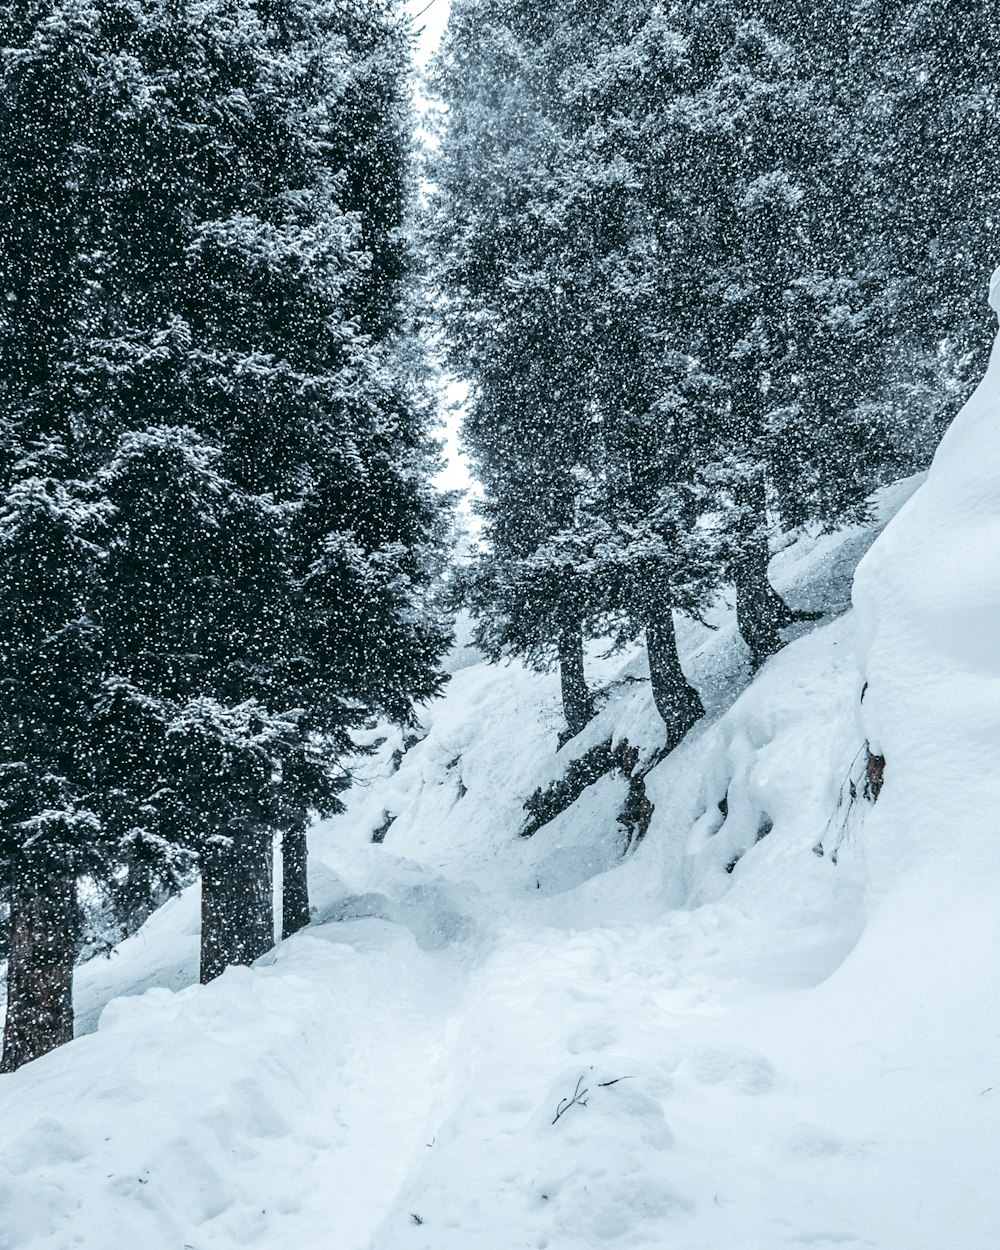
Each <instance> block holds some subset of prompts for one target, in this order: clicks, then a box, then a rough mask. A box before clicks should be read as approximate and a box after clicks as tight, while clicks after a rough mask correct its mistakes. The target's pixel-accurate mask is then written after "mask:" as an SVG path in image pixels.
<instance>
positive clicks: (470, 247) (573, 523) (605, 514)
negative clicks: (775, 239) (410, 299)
mask: <svg viewBox="0 0 1000 1250" xmlns="http://www.w3.org/2000/svg"><path fill="white" fill-rule="evenodd" d="M632 24H633V23H632V20H631V15H630V14H629V13H628V12H627V11H626V10H625V9H624V8H623V6H612V7H611V8H610V9H608V8H606V7H605V6H596V5H593V4H588V3H582V2H572V3H570V2H567V3H563V4H560V5H556V6H550V7H549V8H548V9H546V10H545V11H544V13H542V12H539V11H538V10H537V9H535V8H534V7H532V6H524V5H519V4H513V3H491V4H487V5H482V4H479V5H469V4H467V5H456V6H455V7H454V9H453V14H452V26H451V31H450V36H449V41H448V42H447V44H446V47H445V51H444V54H443V56H442V58H441V63H440V68H439V75H438V88H439V90H440V91H441V93H442V95H443V97H444V99H445V100H446V102H447V105H448V109H447V115H446V124H445V127H444V132H443V136H442V150H441V155H440V157H439V158H438V159H437V160H436V161H435V164H434V177H435V180H436V182H437V185H438V198H437V202H436V204H435V206H434V214H433V219H432V226H431V229H432V235H433V238H434V242H435V246H436V251H437V256H438V278H439V282H440V284H441V286H442V288H443V291H444V297H445V313H446V321H447V326H448V329H449V334H450V340H451V344H452V348H453V361H454V363H455V365H456V367H457V369H458V370H459V371H460V372H462V373H464V374H465V375H466V376H468V377H471V379H472V380H473V381H474V389H473V397H472V407H471V411H470V415H469V418H468V420H467V423H466V438H467V442H468V443H469V445H470V447H471V450H472V453H473V459H474V463H475V465H476V468H477V470H478V474H479V477H480V480H481V482H482V483H483V485H484V488H485V505H484V514H485V517H486V521H487V540H488V553H487V554H486V555H484V557H483V558H482V559H481V560H479V561H478V562H477V563H476V564H475V565H474V566H473V569H472V571H471V574H470V577H469V579H468V580H469V584H470V590H469V601H470V603H471V605H472V607H473V608H474V610H475V611H476V613H477V615H478V618H479V641H480V644H481V645H485V646H486V648H487V650H488V651H489V652H490V653H491V654H494V655H498V654H502V653H504V652H508V651H514V652H518V653H520V654H522V655H525V656H527V657H528V658H529V659H530V660H532V661H535V662H544V661H545V660H546V659H548V658H550V657H551V656H553V655H555V656H556V657H557V658H558V660H559V663H560V669H561V675H562V686H563V705H564V711H565V715H566V721H567V725H568V728H569V731H570V733H575V732H578V731H579V729H580V728H582V726H583V724H585V723H586V720H587V719H588V717H589V715H590V712H591V707H592V705H591V701H590V696H589V694H588V692H587V690H586V684H585V681H584V676H583V635H584V629H585V627H586V628H597V627H600V628H605V627H606V626H607V625H608V623H609V622H613V623H614V625H615V628H616V629H617V630H619V631H621V630H624V631H625V632H626V633H628V632H629V631H630V630H631V632H632V633H639V632H643V631H645V632H646V633H647V640H648V641H650V642H651V645H650V646H649V647H648V650H649V653H650V658H651V675H652V676H653V681H654V687H655V691H656V695H657V703H658V706H659V707H660V708H661V711H663V713H664V716H665V720H666V721H667V722H668V725H669V736H670V741H671V745H672V744H673V742H675V741H676V740H677V739H678V737H679V736H682V735H683V732H685V731H686V729H687V728H689V727H690V724H691V723H692V721H693V719H695V718H696V716H697V715H698V714H699V713H700V710H701V709H700V702H699V701H698V698H697V695H696V694H695V692H694V691H693V690H692V688H691V687H690V686H689V684H688V683H687V681H686V679H685V678H684V676H683V673H682V672H681V669H680V664H679V661H678V660H677V655H676V647H675V645H674V640H673V625H672V617H671V609H672V605H673V604H677V605H678V606H688V607H690V606H693V605H694V604H695V603H697V602H698V601H700V599H701V598H703V596H704V593H705V586H706V581H705V568H706V566H708V565H710V564H711V563H712V556H711V554H710V552H709V546H710V544H707V543H704V542H703V543H702V545H701V548H700V550H699V548H698V544H696V543H695V542H693V541H691V538H690V536H691V527H692V525H693V523H694V521H695V520H696V518H697V510H696V509H692V508H691V507H690V506H685V507H684V508H680V507H678V502H679V500H680V498H681V496H682V495H683V493H684V492H683V489H682V485H683V483H684V481H685V480H689V479H690V477H691V474H692V473H693V467H692V465H691V463H690V462H689V459H688V455H689V452H690V450H691V447H690V446H689V440H688V439H687V432H688V431H687V430H686V428H685V427H684V422H674V421H673V420H672V418H671V417H670V416H668V415H667V413H666V408H667V406H668V403H669V401H668V399H667V393H666V389H667V383H666V380H665V377H666V373H668V372H669V362H668V361H667V360H666V359H665V355H664V351H663V333H662V327H660V326H658V325H656V324H655V323H654V321H653V320H651V318H650V312H651V307H652V305H651V299H652V296H653V293H654V291H655V287H656V278H655V272H654V270H655V265H656V263H657V262H656V261H655V260H654V258H653V257H652V256H651V255H650V252H649V248H648V244H649V237H648V229H647V219H646V213H645V209H644V205H643V203H642V199H641V196H640V195H638V194H637V191H638V188H637V185H636V183H635V180H634V178H633V177H632V172H631V170H630V169H629V167H628V164H627V162H623V161H622V160H621V158H620V155H619V153H618V152H617V150H616V141H615V137H614V136H613V134H612V133H611V132H612V128H613V125H614V122H613V119H612V116H611V112H612V108H611V105H610V103H609V101H608V100H607V99H602V98H601V94H600V88H599V83H598V82H597V78H596V76H595V75H594V73H593V67H594V63H595V61H596V60H598V59H599V58H600V56H601V51H602V49H603V48H605V47H607V46H608V45H609V44H610V45H611V46H613V47H620V46H621V44H622V42H623V41H624V40H626V39H627V37H628V32H629V30H630V29H631V26H632ZM484 171H488V177H487V176H485V175H484ZM673 390H674V391H676V387H675V388H673ZM651 452H653V453H654V458H653V459H650V453H651ZM682 466H683V468H682ZM696 493H697V492H691V491H688V496H689V498H693V496H694V494H696Z"/></svg>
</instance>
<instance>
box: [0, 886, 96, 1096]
mask: <svg viewBox="0 0 1000 1250" xmlns="http://www.w3.org/2000/svg"><path fill="white" fill-rule="evenodd" d="M78 927H79V925H78V914H77V902H76V878H75V877H74V876H73V874H72V873H66V872H57V873H52V872H45V871H44V870H42V869H36V870H31V871H27V872H24V873H23V874H19V876H18V877H17V879H15V880H13V881H12V882H11V889H10V950H9V954H8V962H7V1020H6V1024H5V1027H4V1038H3V1060H2V1062H0V1072H14V1071H15V1070H16V1069H17V1068H19V1067H20V1066H21V1064H23V1063H28V1062H29V1061H30V1060H32V1059H37V1058H38V1057H39V1056H40V1055H44V1054H45V1053H46V1052H47V1051H50V1050H53V1049H54V1048H55V1047H56V1046H61V1045H62V1044H63V1043H64V1042H69V1041H72V1040H73V965H74V963H75V962H76V943H77V932H78Z"/></svg>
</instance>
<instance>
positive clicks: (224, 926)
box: [201, 833, 274, 985]
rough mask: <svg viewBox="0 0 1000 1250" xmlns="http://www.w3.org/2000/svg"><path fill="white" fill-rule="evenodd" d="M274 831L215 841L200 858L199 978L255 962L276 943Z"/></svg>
mask: <svg viewBox="0 0 1000 1250" xmlns="http://www.w3.org/2000/svg"><path fill="white" fill-rule="evenodd" d="M273 898H274V893H273V851H272V842H271V835H270V833H252V834H245V835H244V836H243V837H241V838H240V839H239V840H238V841H237V842H235V843H234V844H233V845H232V846H229V847H213V848H212V849H211V850H210V851H207V852H206V853H205V854H204V855H203V856H202V863H201V983H202V985H204V984H205V983H206V982H208V981H212V980H214V979H215V978H216V977H217V976H221V974H222V973H223V972H225V970H226V969H227V968H228V967H231V966H232V965H233V964H251V963H253V961H254V960H255V959H258V958H259V957H260V956H261V955H263V954H265V953H266V952H267V951H269V950H270V949H271V947H272V946H273V945H274V912H273V907H274V902H273Z"/></svg>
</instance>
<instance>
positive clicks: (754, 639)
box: [734, 473, 821, 669]
mask: <svg viewBox="0 0 1000 1250" xmlns="http://www.w3.org/2000/svg"><path fill="white" fill-rule="evenodd" d="M742 503H743V512H744V515H743V522H742V525H741V532H740V557H739V559H738V560H737V563H736V567H735V570H734V578H735V582H736V624H737V626H738V628H739V631H740V633H741V634H742V635H743V640H744V642H745V643H746V644H747V646H748V647H749V648H750V653H751V655H752V657H753V667H754V668H755V669H756V668H759V667H760V665H761V664H763V662H764V661H765V660H766V659H767V658H768V656H771V655H774V653H775V652H776V651H780V650H781V648H782V646H783V645H784V644H783V643H782V640H781V635H780V634H779V633H778V631H779V630H780V629H784V627H785V626H786V625H791V624H793V623H794V622H795V621H808V620H816V619H818V617H819V616H820V615H821V614H820V613H818V612H800V611H797V610H796V609H795V608H792V607H790V606H789V605H788V604H787V603H786V602H785V601H784V599H782V597H781V596H780V595H779V594H778V592H777V591H776V590H775V589H774V587H773V586H772V585H771V583H770V581H769V580H768V576H767V569H768V565H769V564H770V563H771V549H770V544H769V542H768V532H767V497H766V491H765V487H764V475H763V473H755V474H754V475H753V476H752V477H751V478H750V480H749V481H748V483H747V485H746V487H745V488H744V492H743V499H742Z"/></svg>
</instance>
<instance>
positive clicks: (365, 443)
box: [0, 0, 448, 1067]
mask: <svg viewBox="0 0 1000 1250" xmlns="http://www.w3.org/2000/svg"><path fill="white" fill-rule="evenodd" d="M0 20H2V23H3V35H4V48H5V51H4V53H3V64H2V71H0V98H2V100H3V103H4V109H3V110H2V120H0V127H2V128H3V129H2V134H0V139H2V140H3V143H2V148H0V186H2V188H3V194H2V196H0V205H2V209H0V211H2V212H3V214H4V226H5V229H4V231H3V232H2V234H0V278H2V285H0V289H2V290H3V293H4V301H3V303H2V305H0V342H2V348H3V351H4V354H5V360H9V362H10V368H9V369H8V370H7V371H6V373H5V379H4V383H3V387H2V391H0V405H2V409H0V472H2V475H3V476H2V487H3V490H4V497H5V499H6V505H5V508H6V510H5V512H4V514H3V524H2V527H0V530H2V532H0V543H2V544H3V550H4V556H5V559H4V566H3V576H4V589H5V591H9V592H10V593H9V594H8V595H7V597H6V598H5V603H4V608H3V612H2V615H0V647H2V648H3V655H4V657H5V660H8V661H9V663H7V664H6V666H5V674H4V680H5V681H6V682H7V683H8V686H9V690H8V693H9V696H10V697H9V698H8V699H6V700H5V703H4V708H3V720H2V725H0V779H2V781H0V826H2V840H0V855H2V858H3V863H4V866H5V869H7V870H9V872H10V875H11V886H10V897H11V899H12V900H13V906H12V910H11V924H12V937H13V939H14V940H13V943H12V954H11V970H10V985H11V994H10V1009H9V1011H8V1018H7V1037H8V1043H9V1044H8V1047H7V1049H6V1051H5V1059H4V1062H5V1064H7V1065H8V1066H10V1067H13V1066H17V1065H18V1064H19V1063H21V1062H24V1061H25V1060H26V1059H28V1058H32V1057H34V1056H35V1055H37V1054H39V1053H42V1051H44V1050H45V1049H47V1048H49V1047H50V1046H51V1045H54V1044H57V1043H58V1042H60V1041H63V1040H66V1038H67V1036H68V1035H69V1033H70V1032H71V1028H72V1020H71V1010H70V991H69V987H70V985H71V976H72V965H73V958H74V955H75V942H76V937H75V932H74V928H75V921H74V909H75V901H74V900H75V883H76V879H77V877H78V876H79V874H80V873H82V872H86V873H88V874H89V875H91V876H93V877H95V878H101V877H103V878H104V879H105V880H107V881H109V882H115V881H118V880H120V879H121V877H122V873H123V866H124V865H127V864H128V865H132V864H139V865H141V866H142V867H143V871H144V872H145V873H146V876H147V877H148V878H151V877H153V876H155V875H156V874H162V875H164V876H165V877H170V876H171V875H172V874H175V873H176V871H177V870H178V868H179V867H183V866H184V865H187V864H190V863H191V862H192V861H197V862H198V864H199V867H200V869H201V872H202V877H203V897H204V908H203V915H204V919H205V924H204V931H203V935H202V938H203V943H202V946H203V949H202V975H203V977H205V978H208V977H210V976H213V975H216V974H217V973H218V972H220V971H222V969H223V968H224V967H225V966H226V965H227V964H229V963H232V962H246V961H248V960H250V959H252V958H254V957H255V956H256V955H258V954H260V953H261V952H262V951H263V950H264V949H266V948H267V947H268V946H269V945H270V944H271V941H272V931H271V866H270V847H271V844H272V838H273V837H274V835H275V834H276V833H282V834H284V835H285V836H286V838H288V839H289V842H290V849H291V851H292V854H291V855H290V856H289V860H288V864H287V865H286V878H287V879H288V880H289V892H288V902H289V904H290V906H288V907H287V908H286V912H285V925H284V927H285V930H286V932H287V931H290V930H292V929H294V928H296V927H298V926H299V925H301V924H302V923H304V922H305V921H306V920H307V919H308V899H307V892H306V875H305V874H306V858H305V842H304V831H305V828H306V825H307V824H308V822H309V820H310V819H311V818H312V817H313V816H314V815H315V814H316V813H323V812H331V811H334V810H336V808H337V804H338V799H337V792H338V791H339V789H340V788H342V786H343V784H344V779H345V777H344V771H343V765H342V762H341V761H342V759H343V756H344V755H345V753H347V752H348V751H349V750H351V749H352V742H351V738H350V730H351V727H352V726H354V725H356V724H357V723H359V722H360V721H361V720H362V719H364V718H365V717H367V716H368V715H370V714H371V713H373V712H374V711H378V710H381V711H385V712H386V713H387V714H389V715H392V716H396V717H400V718H403V719H406V718H408V717H411V716H412V715H413V704H414V701H416V700H419V699H422V698H425V697H429V696H430V695H432V694H433V693H435V692H436V691H437V690H438V689H439V687H440V685H441V683H442V681H443V677H442V675H441V674H440V672H439V669H438V659H439V657H440V655H441V653H442V651H443V650H444V647H445V646H446V644H447V641H448V629H447V627H446V624H445V622H444V621H443V620H442V618H441V615H440V612H439V611H438V609H437V607H436V603H435V593H436V584H437V581H438V577H439V573H440V567H441V557H440V550H441V544H442V540H443V528H444V524H445V521H444V514H443V512H442V507H441V500H440V498H439V497H438V496H437V495H436V494H435V492H434V491H433V490H432V489H431V487H430V485H429V477H430V474H431V472H432V470H433V467H434V455H433V448H432V446H431V444H430V442H429V440H428V437H427V433H426V431H427V425H428V416H427V409H426V404H425V403H424V402H423V400H422V399H421V398H420V397H419V395H418V394H417V392H416V390H415V388H414V386H413V385H411V383H410V382H409V381H408V380H407V378H406V377H405V376H404V374H405V372H406V370H405V369H404V368H403V367H402V366H401V364H400V363H399V361H400V356H399V354H398V353H397V352H396V349H395V347H394V345H393V344H392V342H391V341H390V340H391V336H392V335H393V334H394V333H395V332H396V331H397V330H401V329H402V327H401V326H400V325H399V319H398V314H397V311H396V310H397V308H398V306H399V303H400V281H401V274H402V267H403V263H404V254H403V249H402V242H401V237H400V234H399V230H398V226H399V224H400V221H401V215H402V211H403V207H404V198H405V197H404V190H405V187H406V185H407V172H406V169H405V154H406V150H407V137H406V136H407V134H408V123H407V116H406V104H405V101H406V96H407V92H406V86H405V78H404V75H405V54H406V36H405V30H404V27H403V26H402V24H401V22H400V20H399V19H398V18H397V17H396V16H395V15H394V13H393V11H392V9H391V7H390V6H389V5H388V4H382V3H381V2H380V0H373V2H371V3H368V2H365V0H358V2H357V3H352V4H349V5H342V4H341V5H335V6H334V5H331V6H325V5H324V6H318V7H317V6H312V5H305V4H277V3H276V4H273V5H268V6H261V7H259V8H257V7H255V6H252V5H249V4H246V3H243V0H213V3H212V4H211V5H210V6H209V10H206V9H205V6H204V5H199V6H198V8H197V12H195V10H193V9H191V7H190V6H188V5H187V4H186V3H184V0H172V3H170V4H167V5H164V6H160V5H154V4H150V3H147V2H146V0H103V2H102V3H100V4H98V5H97V7H96V8H94V7H91V8H88V9H87V10H86V11H84V10H80V9H79V8H78V6H75V5H62V4H57V5H55V6H53V7H52V8H51V10H46V11H41V10H39V11H32V12H31V13H30V14H28V13H26V12H25V11H24V10H23V9H22V7H21V6H17V5H10V6H8V7H7V8H6V9H4V10H3V11H2V13H0ZM373 171H378V174H379V179H380V182H379V184H378V185H373V183H372V181H371V175H372V172H373ZM26 570H31V571H32V575H31V576H30V577H28V576H27V573H26ZM358 639H363V640H364V641H363V642H361V641H358ZM349 642H353V645H350V646H349V645H347V644H348V643H349ZM43 678H44V680H43ZM42 694H44V695H45V699H44V701H43V702H41V703H39V697H40V695H42ZM50 731H51V732H50ZM68 741H71V742H72V751H69V749H68V747H67V745H66V744H67V742H68ZM43 748H44V749H43ZM142 875H143V873H142V872H140V873H138V874H137V879H141V878H142ZM43 993H44V994H45V995H47V996H48V1001H47V1005H45V1004H42V1006H40V1005H39V1004H40V1001H41V1000H40V997H39V996H40V995H41V994H43ZM43 1008H44V1009H43ZM33 1020H35V1021H40V1023H35V1024H33V1023H32V1021H33Z"/></svg>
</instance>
